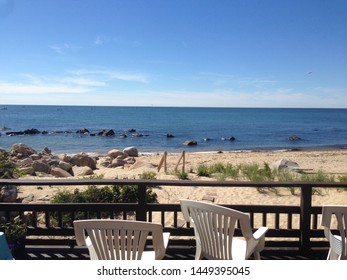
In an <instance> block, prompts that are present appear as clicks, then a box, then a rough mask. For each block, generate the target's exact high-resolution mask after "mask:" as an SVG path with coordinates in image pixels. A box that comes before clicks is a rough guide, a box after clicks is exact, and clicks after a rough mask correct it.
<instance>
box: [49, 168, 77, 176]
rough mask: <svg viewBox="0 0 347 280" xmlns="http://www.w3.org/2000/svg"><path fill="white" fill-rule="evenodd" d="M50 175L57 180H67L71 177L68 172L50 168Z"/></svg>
mask: <svg viewBox="0 0 347 280" xmlns="http://www.w3.org/2000/svg"><path fill="white" fill-rule="evenodd" d="M50 174H51V175H53V176H54V177H58V178H67V177H71V176H72V175H71V174H70V173H69V172H67V171H65V170H64V169H61V168H60V167H52V168H51V172H50Z"/></svg>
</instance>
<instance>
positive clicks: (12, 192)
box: [0, 186, 18, 202]
mask: <svg viewBox="0 0 347 280" xmlns="http://www.w3.org/2000/svg"><path fill="white" fill-rule="evenodd" d="M17 196H18V190H17V186H3V187H1V189H0V201H1V202H16V201H17Z"/></svg>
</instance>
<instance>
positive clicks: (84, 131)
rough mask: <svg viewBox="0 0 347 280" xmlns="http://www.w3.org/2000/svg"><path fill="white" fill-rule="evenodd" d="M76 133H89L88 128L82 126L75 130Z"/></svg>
mask: <svg viewBox="0 0 347 280" xmlns="http://www.w3.org/2000/svg"><path fill="white" fill-rule="evenodd" d="M76 133H80V134H89V130H88V129H86V128H85V127H84V128H80V129H79V130H77V131H76Z"/></svg>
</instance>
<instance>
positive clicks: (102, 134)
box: [98, 129, 115, 136]
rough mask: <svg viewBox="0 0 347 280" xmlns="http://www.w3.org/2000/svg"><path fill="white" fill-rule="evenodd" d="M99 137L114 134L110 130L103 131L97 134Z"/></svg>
mask: <svg viewBox="0 0 347 280" xmlns="http://www.w3.org/2000/svg"><path fill="white" fill-rule="evenodd" d="M98 135H100V136H114V135H115V133H114V131H113V130H112V129H104V130H102V131H100V132H99V133H98Z"/></svg>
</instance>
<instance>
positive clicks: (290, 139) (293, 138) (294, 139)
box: [288, 135, 301, 141]
mask: <svg viewBox="0 0 347 280" xmlns="http://www.w3.org/2000/svg"><path fill="white" fill-rule="evenodd" d="M288 140H289V141H298V140H301V138H300V137H299V136H297V135H291V136H289V137H288Z"/></svg>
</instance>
